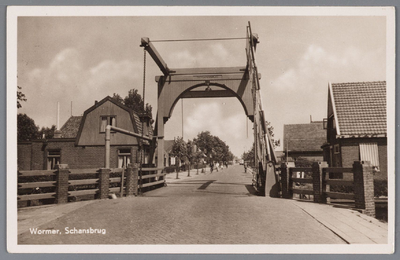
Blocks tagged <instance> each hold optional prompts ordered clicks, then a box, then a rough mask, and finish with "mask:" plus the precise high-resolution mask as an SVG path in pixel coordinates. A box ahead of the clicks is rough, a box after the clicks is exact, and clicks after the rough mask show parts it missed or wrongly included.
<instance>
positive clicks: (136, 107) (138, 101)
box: [112, 89, 153, 116]
mask: <svg viewBox="0 0 400 260" xmlns="http://www.w3.org/2000/svg"><path fill="white" fill-rule="evenodd" d="M112 98H113V99H114V100H116V101H117V102H119V103H121V104H123V105H125V106H127V107H129V108H130V109H132V110H133V111H135V112H136V113H139V114H142V113H146V114H148V115H149V116H152V110H153V108H152V107H151V105H149V103H146V108H145V109H143V98H142V96H141V95H140V94H139V93H138V90H137V89H131V90H129V92H128V95H127V96H126V97H125V98H122V97H121V96H120V95H119V94H116V93H114V94H113V97H112Z"/></svg>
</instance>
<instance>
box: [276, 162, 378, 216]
mask: <svg viewBox="0 0 400 260" xmlns="http://www.w3.org/2000/svg"><path fill="white" fill-rule="evenodd" d="M294 175H296V176H294ZM281 185H282V197H283V198H287V199H292V198H293V194H299V195H300V196H299V197H300V198H302V195H310V197H312V198H313V200H314V202H317V203H329V202H330V200H331V199H345V200H354V203H355V207H356V208H357V209H362V210H363V211H364V213H365V214H367V215H370V216H375V200H374V180H373V172H372V167H371V164H370V162H358V161H355V162H354V164H353V167H351V168H342V167H328V165H327V164H326V162H318V163H314V164H313V165H312V167H306V168H299V167H293V165H289V164H288V163H284V164H282V165H281ZM332 186H335V187H349V190H352V191H351V192H347V193H346V192H339V191H331V187H332ZM344 189H346V188H344ZM335 190H337V189H335ZM339 190H340V189H339Z"/></svg>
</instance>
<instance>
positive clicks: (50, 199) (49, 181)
mask: <svg viewBox="0 0 400 260" xmlns="http://www.w3.org/2000/svg"><path fill="white" fill-rule="evenodd" d="M157 170H160V169H158V168H142V170H141V171H139V168H138V165H137V164H130V165H129V166H128V168H127V169H122V168H114V169H105V168H101V169H68V165H65V164H61V165H58V169H57V170H50V171H49V170H35V171H18V196H17V199H18V201H19V202H20V201H21V202H24V201H25V202H27V203H26V204H27V205H29V204H30V205H34V204H36V205H37V202H38V201H42V202H43V201H46V203H66V202H68V201H74V200H76V199H77V198H84V199H104V198H108V197H109V195H111V194H119V195H120V196H121V197H122V196H123V195H126V196H132V195H137V194H138V192H139V191H146V190H148V189H149V188H150V189H151V188H153V187H154V186H156V185H161V184H164V182H165V173H161V174H157ZM32 202H35V203H32Z"/></svg>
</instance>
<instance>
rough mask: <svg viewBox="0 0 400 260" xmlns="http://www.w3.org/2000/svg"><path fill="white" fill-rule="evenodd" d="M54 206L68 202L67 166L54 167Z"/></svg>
mask: <svg viewBox="0 0 400 260" xmlns="http://www.w3.org/2000/svg"><path fill="white" fill-rule="evenodd" d="M56 169H57V171H56V183H57V185H56V201H55V203H56V204H63V203H67V202H68V186H69V184H68V180H69V168H68V164H58V165H56Z"/></svg>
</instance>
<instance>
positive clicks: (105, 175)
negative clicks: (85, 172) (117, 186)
mask: <svg viewBox="0 0 400 260" xmlns="http://www.w3.org/2000/svg"><path fill="white" fill-rule="evenodd" d="M110 172H111V170H110V169H106V168H100V170H99V194H98V198H99V199H107V198H108V194H109V192H110Z"/></svg>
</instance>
